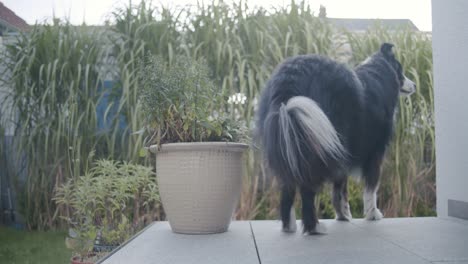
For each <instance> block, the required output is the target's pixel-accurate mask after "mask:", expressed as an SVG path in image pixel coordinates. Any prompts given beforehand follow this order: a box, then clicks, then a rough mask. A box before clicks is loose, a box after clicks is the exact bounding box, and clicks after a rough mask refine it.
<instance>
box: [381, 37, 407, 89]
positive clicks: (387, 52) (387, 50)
mask: <svg viewBox="0 0 468 264" xmlns="http://www.w3.org/2000/svg"><path fill="white" fill-rule="evenodd" d="M392 48H393V44H390V43H384V44H382V46H381V47H380V53H381V54H382V55H383V57H384V58H385V60H387V62H388V63H389V64H390V65H391V67H392V68H393V69H394V70H395V72H396V73H397V76H398V81H399V84H400V95H403V96H409V95H411V94H412V93H414V92H415V91H416V84H415V83H414V82H413V81H411V80H410V79H408V77H406V76H405V75H404V73H403V68H402V67H401V63H400V62H399V61H398V60H397V59H396V57H395V54H394V53H393V50H392Z"/></svg>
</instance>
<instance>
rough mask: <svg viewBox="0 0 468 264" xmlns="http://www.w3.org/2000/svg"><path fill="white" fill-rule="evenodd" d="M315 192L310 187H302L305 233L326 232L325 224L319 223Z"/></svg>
mask: <svg viewBox="0 0 468 264" xmlns="http://www.w3.org/2000/svg"><path fill="white" fill-rule="evenodd" d="M315 194H316V192H315V191H314V190H311V189H310V188H305V187H301V199H302V225H303V233H304V234H309V235H314V234H323V233H326V231H325V228H324V227H323V225H319V222H318V218H317V211H316V209H315Z"/></svg>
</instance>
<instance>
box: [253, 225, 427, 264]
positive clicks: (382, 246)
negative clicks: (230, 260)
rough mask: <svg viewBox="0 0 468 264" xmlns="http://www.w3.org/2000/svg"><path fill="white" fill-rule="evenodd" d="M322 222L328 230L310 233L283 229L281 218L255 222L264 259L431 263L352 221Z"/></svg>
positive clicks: (269, 262)
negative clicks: (323, 233)
mask: <svg viewBox="0 0 468 264" xmlns="http://www.w3.org/2000/svg"><path fill="white" fill-rule="evenodd" d="M321 224H322V225H324V226H325V227H326V229H327V234H325V235H316V236H307V235H302V234H301V232H297V233H293V234H286V233H282V232H280V231H279V229H280V226H281V224H280V222H279V221H255V222H252V229H253V231H254V234H255V241H256V243H257V247H258V252H259V255H260V259H261V260H262V262H261V263H262V264H273V263H288V264H291V263H356V264H362V263H382V264H385V263H414V264H419V263H421V264H424V263H430V262H428V261H426V260H424V259H423V258H421V257H419V256H417V255H415V254H413V253H411V252H409V251H407V250H405V249H404V248H401V247H399V246H397V245H395V244H393V243H391V242H388V241H386V240H384V239H382V238H380V237H378V236H375V235H372V234H369V233H368V232H365V231H363V230H362V229H360V228H359V227H357V226H355V225H353V224H352V223H349V222H338V221H335V220H322V221H321ZM298 226H300V222H299V221H298Z"/></svg>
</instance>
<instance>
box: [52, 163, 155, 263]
mask: <svg viewBox="0 0 468 264" xmlns="http://www.w3.org/2000/svg"><path fill="white" fill-rule="evenodd" d="M54 200H55V201H56V203H57V205H58V206H63V207H65V211H66V212H67V213H66V215H64V216H62V218H64V219H66V220H67V221H68V223H69V224H70V226H71V227H70V232H69V238H67V245H69V246H71V247H72V249H73V250H74V251H75V253H77V254H78V255H80V256H81V257H84V256H86V255H87V253H89V252H90V249H92V248H93V242H94V240H95V239H96V238H97V237H98V235H99V238H100V244H102V243H106V244H108V245H119V244H121V243H122V242H124V241H125V240H126V239H128V238H129V236H130V235H131V234H132V233H134V232H135V231H136V230H137V229H138V228H141V219H142V218H143V216H144V214H145V213H149V212H150V211H151V208H152V207H154V206H155V205H156V204H157V203H158V201H159V194H158V189H157V185H156V179H155V174H154V173H153V172H152V169H151V168H150V167H145V166H142V165H135V164H132V163H127V162H123V163H121V162H117V161H112V160H98V161H97V162H96V163H95V164H94V166H93V167H92V168H91V169H90V170H88V171H87V172H86V173H85V175H83V176H81V177H78V178H77V179H71V180H69V181H68V182H66V183H65V184H64V185H62V186H60V187H58V188H57V190H56V195H55V198H54ZM132 219H133V222H130V221H131V220H132Z"/></svg>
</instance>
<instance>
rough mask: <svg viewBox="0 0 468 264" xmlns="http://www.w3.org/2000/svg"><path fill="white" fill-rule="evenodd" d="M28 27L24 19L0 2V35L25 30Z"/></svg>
mask: <svg viewBox="0 0 468 264" xmlns="http://www.w3.org/2000/svg"><path fill="white" fill-rule="evenodd" d="M28 27H29V26H28V24H27V23H26V21H24V19H22V18H21V17H19V16H17V15H16V14H15V12H13V11H12V10H11V9H9V8H8V7H6V6H5V5H4V4H3V3H2V2H0V36H5V35H6V34H8V33H16V32H19V31H23V30H27V29H28Z"/></svg>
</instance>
